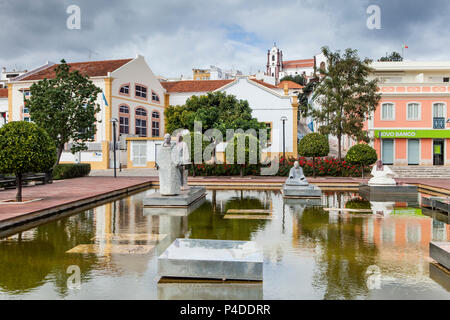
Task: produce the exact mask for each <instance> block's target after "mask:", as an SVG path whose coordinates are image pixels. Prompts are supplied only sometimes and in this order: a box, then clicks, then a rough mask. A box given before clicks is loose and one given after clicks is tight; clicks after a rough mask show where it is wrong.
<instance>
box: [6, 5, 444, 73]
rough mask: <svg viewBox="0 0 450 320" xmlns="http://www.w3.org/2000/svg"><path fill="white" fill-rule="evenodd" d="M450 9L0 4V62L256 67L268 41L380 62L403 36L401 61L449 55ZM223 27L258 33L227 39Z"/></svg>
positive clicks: (298, 50)
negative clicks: (378, 25) (373, 15)
mask: <svg viewBox="0 0 450 320" xmlns="http://www.w3.org/2000/svg"><path fill="white" fill-rule="evenodd" d="M70 4H76V5H79V6H80V7H81V10H82V12H81V13H82V29H81V30H68V29H67V28H66V19H67V17H68V15H67V14H66V8H67V6H69V5H70ZM371 4H378V5H380V7H381V10H382V30H368V29H367V28H366V19H367V15H366V9H367V7H368V6H369V5H371ZM449 11H450V3H449V2H448V1H447V0H429V1H419V0H340V1H332V0H328V1H327V0H285V1H272V0H254V1H248V0H247V1H245V0H229V1H211V0H196V1H186V0H161V1H160V0H152V1H148V0H147V1H145V0H132V1H119V0H95V1H92V0H91V1H88V0H63V1H61V0H45V1H43V0H39V1H37V0H0V21H2V27H3V30H2V32H0V66H3V65H5V66H10V67H12V66H14V65H20V66H26V67H27V68H28V69H30V68H32V67H35V66H38V65H40V64H42V63H44V62H45V61H46V60H52V61H59V60H60V59H61V58H65V59H66V60H68V61H80V60H87V59H88V56H89V52H90V50H91V51H93V52H95V54H94V55H93V57H92V58H93V59H109V58H125V57H133V56H135V55H136V54H137V53H140V54H143V55H144V56H146V58H147V60H148V62H149V64H150V66H151V67H152V69H153V70H154V71H155V72H156V73H160V74H164V75H169V76H172V75H180V74H185V75H186V74H190V73H191V69H192V67H194V66H195V67H202V66H208V65H209V64H220V65H222V66H223V67H231V66H234V67H237V68H240V69H242V70H243V71H249V69H250V68H251V69H252V71H253V72H255V71H257V69H261V70H262V69H263V68H264V64H265V52H266V50H267V49H268V48H269V47H271V46H272V43H273V41H277V43H278V44H279V46H280V47H281V48H282V49H283V52H284V55H285V58H286V59H296V58H297V59H299V58H307V57H310V56H312V55H313V54H316V53H318V52H319V51H320V48H321V47H322V46H323V45H328V46H330V47H331V48H332V49H345V48H346V47H353V48H356V49H358V50H359V51H360V54H361V56H367V57H372V58H378V57H380V56H381V55H383V54H384V53H385V52H386V51H393V50H395V51H400V50H401V44H402V42H403V41H405V42H406V43H407V44H408V45H409V46H410V48H411V49H409V50H408V51H407V58H410V59H441V60H442V59H446V60H450V58H449V57H448V55H447V52H448V51H449V49H450V43H449V42H448V41H447V39H448V36H447V35H448V34H449V31H450V30H449V28H450V26H449V25H448V22H447V20H448V16H449V13H450V12H449ZM229 26H237V27H238V28H239V30H242V32H244V33H248V34H251V35H254V36H252V37H243V38H242V39H233V38H230V32H229V30H228V29H227V28H228V27H229ZM231 34H232V33H231ZM254 38H257V39H258V41H255V42H252V39H254ZM248 39H250V40H248Z"/></svg>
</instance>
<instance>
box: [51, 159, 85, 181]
mask: <svg viewBox="0 0 450 320" xmlns="http://www.w3.org/2000/svg"><path fill="white" fill-rule="evenodd" d="M89 172H91V165H90V164H89V163H65V164H58V165H57V166H56V167H55V169H53V179H55V180H61V179H72V178H78V177H84V176H87V175H88V174H89Z"/></svg>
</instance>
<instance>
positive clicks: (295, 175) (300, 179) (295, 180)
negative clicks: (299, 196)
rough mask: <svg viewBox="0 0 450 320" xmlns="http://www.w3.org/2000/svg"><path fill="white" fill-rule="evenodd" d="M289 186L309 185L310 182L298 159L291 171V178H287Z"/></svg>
mask: <svg viewBox="0 0 450 320" xmlns="http://www.w3.org/2000/svg"><path fill="white" fill-rule="evenodd" d="M286 185H287V186H308V185H309V183H308V181H307V180H306V177H305V175H304V174H303V169H302V167H300V165H299V163H298V161H295V163H294V167H293V168H291V170H290V171H289V178H288V179H287V180H286Z"/></svg>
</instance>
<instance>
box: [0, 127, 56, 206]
mask: <svg viewBox="0 0 450 320" xmlns="http://www.w3.org/2000/svg"><path fill="white" fill-rule="evenodd" d="M55 159H56V147H55V144H54V143H53V140H52V139H51V138H50V136H49V135H48V134H47V132H46V131H45V130H44V129H42V128H40V127H38V126H37V125H36V124H34V123H31V122H26V121H14V122H9V123H8V124H5V125H4V126H3V127H1V128H0V173H13V174H14V175H15V176H16V183H17V195H16V201H17V202H22V177H23V175H24V174H26V173H28V172H47V171H48V170H50V168H51V167H52V165H53V164H54V163H55Z"/></svg>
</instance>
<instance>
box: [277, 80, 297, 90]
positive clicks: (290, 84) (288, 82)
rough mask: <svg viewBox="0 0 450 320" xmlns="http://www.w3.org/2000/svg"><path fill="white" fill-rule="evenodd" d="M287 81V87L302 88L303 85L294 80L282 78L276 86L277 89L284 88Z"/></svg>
mask: <svg viewBox="0 0 450 320" xmlns="http://www.w3.org/2000/svg"><path fill="white" fill-rule="evenodd" d="M285 83H287V85H288V89H303V86H301V85H299V84H298V83H296V82H294V81H290V80H284V81H281V82H280V83H279V84H278V85H277V88H279V89H284V84H285Z"/></svg>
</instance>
